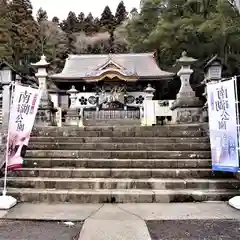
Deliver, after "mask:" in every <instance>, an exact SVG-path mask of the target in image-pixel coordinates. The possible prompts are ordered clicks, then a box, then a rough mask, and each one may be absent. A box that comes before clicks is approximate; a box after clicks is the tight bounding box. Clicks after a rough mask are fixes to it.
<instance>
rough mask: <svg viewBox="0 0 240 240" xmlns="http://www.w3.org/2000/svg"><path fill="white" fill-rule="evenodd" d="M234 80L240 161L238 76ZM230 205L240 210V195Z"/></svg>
mask: <svg viewBox="0 0 240 240" xmlns="http://www.w3.org/2000/svg"><path fill="white" fill-rule="evenodd" d="M233 80H234V88H235V91H234V94H235V104H236V115H237V116H236V117H237V136H238V141H237V151H238V161H239V149H240V144H239V137H240V120H239V108H238V106H239V101H238V88H237V76H235V77H233ZM238 173H239V168H238ZM228 203H229V205H230V206H232V207H234V208H236V209H238V210H240V196H236V197H233V198H231V199H230V200H229V201H228Z"/></svg>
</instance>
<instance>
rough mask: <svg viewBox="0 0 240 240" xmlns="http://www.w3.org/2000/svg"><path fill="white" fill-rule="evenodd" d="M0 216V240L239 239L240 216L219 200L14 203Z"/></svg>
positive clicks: (0, 213)
mask: <svg viewBox="0 0 240 240" xmlns="http://www.w3.org/2000/svg"><path fill="white" fill-rule="evenodd" d="M0 216H2V219H1V220H0V233H1V236H0V240H26V239H30V240H32V239H33V240H68V239H69V240H96V239H97V240H108V239H109V240H118V239H119V240H135V239H136V240H172V239H173V240H174V239H176V240H177V239H181V240H195V239H196V240H199V239H200V240H204V239H205V240H215V239H216V240H219V239H223V240H225V239H230V240H231V239H233V240H236V239H238V236H239V235H240V212H239V211H237V210H235V209H233V208H231V207H230V206H228V205H227V204H226V203H220V202H218V203H174V204H57V205H48V204H18V205H17V206H15V207H14V208H12V209H10V210H9V211H7V212H4V211H0ZM43 220H44V221H43Z"/></svg>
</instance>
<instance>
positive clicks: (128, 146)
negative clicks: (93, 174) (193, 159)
mask: <svg viewBox="0 0 240 240" xmlns="http://www.w3.org/2000/svg"><path fill="white" fill-rule="evenodd" d="M28 149H31V150H146V151H158V150H165V151H177V150H179V151H181V150H188V151H190V150H192V151H194V150H200V151H201V150H210V145H209V144H208V143H184V142H182V143H172V144H171V143H73V142H63V143H58V142H54V143H53V142H43V143H38V144H36V143H33V144H30V145H29V147H28Z"/></svg>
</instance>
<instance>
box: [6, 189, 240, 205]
mask: <svg viewBox="0 0 240 240" xmlns="http://www.w3.org/2000/svg"><path fill="white" fill-rule="evenodd" d="M8 194H9V195H11V196H13V197H15V198H17V199H18V200H19V201H20V202H46V203H63V202H65V203H67V202H70V203H154V202H156V203H168V202H194V201H199V202H200V201H227V200H229V199H230V198H231V197H234V196H236V195H238V194H239V191H238V190H226V189H223V190H221V189H214V190H197V189H173V190H170V189H169V190H166V189H164V190H135V189H120V190H116V189H114V190H109V189H104V190H92V189H91V190H77V189H72V190H56V189H32V188H30V189H29V188H8Z"/></svg>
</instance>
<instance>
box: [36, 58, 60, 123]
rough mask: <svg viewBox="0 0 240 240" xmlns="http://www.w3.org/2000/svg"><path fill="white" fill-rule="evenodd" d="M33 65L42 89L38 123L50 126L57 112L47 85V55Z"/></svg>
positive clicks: (37, 117)
mask: <svg viewBox="0 0 240 240" xmlns="http://www.w3.org/2000/svg"><path fill="white" fill-rule="evenodd" d="M31 65H32V66H34V67H35V68H36V69H37V73H36V74H35V76H36V77H37V78H38V82H39V89H40V90H42V97H41V101H40V105H39V108H38V113H37V116H36V124H37V125H44V126H49V125H52V124H53V123H54V113H55V112H56V110H55V109H54V108H53V104H52V101H51V99H50V95H49V92H48V87H47V77H48V73H47V68H48V66H49V63H48V62H47V61H46V57H45V56H44V55H42V56H41V59H40V61H39V62H37V63H32V64H31Z"/></svg>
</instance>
